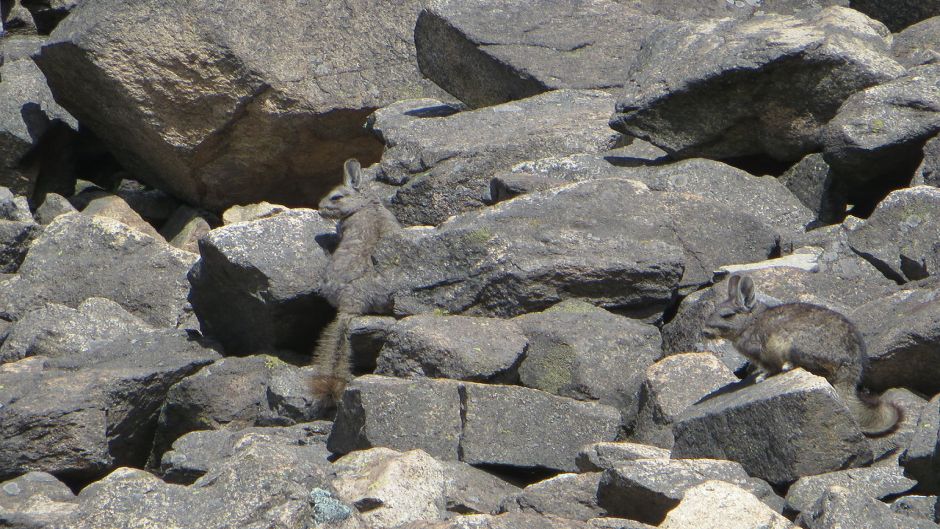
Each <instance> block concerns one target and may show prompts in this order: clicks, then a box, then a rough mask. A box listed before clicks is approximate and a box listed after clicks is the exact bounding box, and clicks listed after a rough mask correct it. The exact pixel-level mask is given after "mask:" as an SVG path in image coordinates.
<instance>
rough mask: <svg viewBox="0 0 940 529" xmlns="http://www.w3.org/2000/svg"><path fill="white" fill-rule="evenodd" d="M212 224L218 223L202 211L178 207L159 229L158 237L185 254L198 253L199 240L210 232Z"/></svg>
mask: <svg viewBox="0 0 940 529" xmlns="http://www.w3.org/2000/svg"><path fill="white" fill-rule="evenodd" d="M213 222H218V221H217V220H216V219H213V218H212V216H211V215H209V214H207V213H205V212H203V211H200V210H197V209H194V208H191V207H189V206H180V207H178V208H176V211H174V212H173V214H172V215H170V218H169V219H167V221H166V223H165V224H164V225H163V227H161V228H160V235H162V236H163V238H164V239H166V240H167V242H169V243H170V246H175V247H176V248H179V249H180V250H186V251H187V252H192V253H199V239H201V238H202V237H203V236H204V235H206V234H207V233H209V231H210V230H212V223H213Z"/></svg>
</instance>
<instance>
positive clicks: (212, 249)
mask: <svg viewBox="0 0 940 529" xmlns="http://www.w3.org/2000/svg"><path fill="white" fill-rule="evenodd" d="M334 231H335V227H334V225H333V223H332V222H330V221H327V220H325V219H323V218H322V217H320V214H319V213H318V212H316V211H312V210H304V209H298V210H291V211H288V212H285V213H282V214H279V215H275V216H273V217H268V218H264V219H260V220H254V221H250V222H240V223H236V224H231V225H229V226H224V227H221V228H218V229H215V230H212V231H211V232H209V234H208V235H206V236H205V237H204V238H202V239H201V240H200V242H199V252H200V255H201V259H200V260H199V262H198V263H197V264H196V266H194V267H193V269H192V271H191V272H190V273H189V282H190V284H191V285H192V291H191V292H190V294H189V300H190V301H191V302H192V304H193V309H194V310H195V312H196V316H198V317H199V322H200V324H201V326H202V330H203V332H204V333H205V334H207V335H209V336H213V337H215V338H216V339H218V340H219V341H220V342H221V343H222V345H223V346H224V347H225V350H226V351H227V352H229V353H234V354H253V353H257V352H259V351H271V352H273V351H276V350H278V349H293V350H295V351H298V352H301V353H308V352H309V351H311V350H312V349H313V343H314V340H315V338H316V334H315V333H316V332H317V330H318V329H319V328H320V327H322V326H323V325H324V324H325V323H326V320H327V319H328V318H329V317H330V314H329V312H330V311H329V309H328V306H327V304H326V302H325V301H324V300H323V299H322V298H320V297H319V296H317V294H316V287H317V278H318V277H320V276H321V275H322V272H323V267H324V266H326V263H327V261H328V259H329V253H328V252H327V251H326V250H325V249H324V247H323V246H321V244H325V242H324V241H325V239H326V238H327V237H328V236H329V235H331V234H332V233H333V232H334Z"/></svg>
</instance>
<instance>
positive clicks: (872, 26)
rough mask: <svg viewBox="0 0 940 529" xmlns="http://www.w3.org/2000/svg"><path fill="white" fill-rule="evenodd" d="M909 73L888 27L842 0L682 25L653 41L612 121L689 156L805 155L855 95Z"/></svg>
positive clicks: (795, 157) (667, 29) (630, 77)
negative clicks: (895, 53) (816, 7)
mask: <svg viewBox="0 0 940 529" xmlns="http://www.w3.org/2000/svg"><path fill="white" fill-rule="evenodd" d="M902 73H904V68H903V67H902V66H901V65H900V64H898V63H897V62H895V61H894V59H893V58H892V57H891V55H890V38H889V33H888V31H887V29H886V28H885V27H884V26H883V25H881V24H880V23H878V22H875V21H873V20H871V19H869V18H868V17H866V16H864V15H862V14H860V13H858V12H857V11H853V10H850V9H846V8H842V7H829V8H826V9H824V10H822V11H819V12H808V13H805V14H800V15H772V14H771V15H755V16H754V17H751V18H747V19H743V20H735V19H719V20H708V21H699V22H679V23H675V24H672V25H669V26H664V27H663V28H661V29H659V30H657V31H656V32H654V33H653V35H652V36H651V37H650V38H649V39H648V40H647V42H646V43H645V44H644V50H643V52H642V53H641V54H640V55H639V56H638V57H637V60H636V62H635V63H634V64H633V66H632V67H631V69H630V70H629V73H628V81H627V83H626V88H625V89H624V95H623V96H622V97H621V98H620V99H619V100H618V102H617V111H616V113H615V114H614V116H613V117H612V118H611V126H612V127H614V128H615V129H617V130H619V131H621V132H625V133H628V134H631V135H634V136H637V137H640V138H642V139H645V140H647V141H650V142H651V143H653V144H655V145H657V146H659V147H661V148H663V149H665V150H666V151H667V152H669V153H671V154H672V155H673V156H677V157H682V158H691V157H697V156H700V157H705V158H730V157H736V156H747V155H757V154H766V155H769V156H771V157H773V158H776V159H779V160H787V161H796V160H799V159H800V158H801V157H802V156H803V155H805V154H808V153H810V152H814V151H817V150H819V147H820V146H821V145H822V139H823V138H822V133H823V132H824V127H825V125H826V123H827V122H828V121H829V120H830V119H831V118H832V117H833V116H834V115H835V114H836V111H837V110H838V108H839V105H841V104H842V102H843V101H845V99H846V98H847V97H849V96H850V95H852V94H853V93H855V92H856V91H858V90H860V89H863V88H866V87H869V86H872V85H874V84H877V83H880V82H884V81H887V80H890V79H893V78H894V77H897V76H899V75H901V74H902Z"/></svg>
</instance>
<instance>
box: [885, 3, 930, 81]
mask: <svg viewBox="0 0 940 529" xmlns="http://www.w3.org/2000/svg"><path fill="white" fill-rule="evenodd" d="M891 50H892V51H893V52H894V56H895V58H896V59H897V61H898V62H899V63H901V64H903V65H904V66H906V67H908V68H913V67H915V66H921V65H924V64H931V63H935V62H940V12H938V13H937V16H935V17H932V18H928V19H926V20H923V21H921V22H918V23H916V24H914V25H912V26H909V27H907V28H905V29H904V31H901V32H900V33H897V34H895V35H894V43H893V44H892V45H891Z"/></svg>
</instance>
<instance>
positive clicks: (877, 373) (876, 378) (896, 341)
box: [851, 261, 940, 395]
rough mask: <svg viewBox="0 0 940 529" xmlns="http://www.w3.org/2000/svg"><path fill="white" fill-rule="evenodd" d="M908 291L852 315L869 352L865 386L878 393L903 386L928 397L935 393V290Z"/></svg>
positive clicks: (938, 320) (939, 317)
mask: <svg viewBox="0 0 940 529" xmlns="http://www.w3.org/2000/svg"><path fill="white" fill-rule="evenodd" d="M938 264H940V261H938ZM909 286H910V287H913V288H905V289H903V290H900V291H898V292H896V293H895V294H892V295H890V296H886V297H885V298H882V299H880V300H876V301H872V302H870V303H868V304H866V305H863V306H861V307H858V308H857V309H856V310H855V311H854V312H853V313H852V314H851V317H852V321H854V322H855V323H856V325H858V328H859V331H861V333H862V336H863V338H864V339H865V343H866V345H867V349H868V358H869V362H868V367H867V369H866V373H865V381H866V383H867V385H868V386H869V387H872V388H874V389H877V390H885V389H887V388H891V387H897V386H904V387H908V388H912V389H915V390H918V391H922V392H925V393H927V394H929V395H933V394H935V393H937V392H938V391H940V380H938V379H937V377H938V376H940V371H938V370H937V366H936V364H937V361H938V356H937V355H938V354H940V352H938V350H937V347H938V345H940V306H938V305H940V303H938V302H937V299H938V298H940V286H938V285H923V286H921V288H917V286H918V285H917V284H910V285H909Z"/></svg>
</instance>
